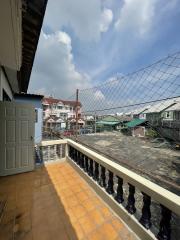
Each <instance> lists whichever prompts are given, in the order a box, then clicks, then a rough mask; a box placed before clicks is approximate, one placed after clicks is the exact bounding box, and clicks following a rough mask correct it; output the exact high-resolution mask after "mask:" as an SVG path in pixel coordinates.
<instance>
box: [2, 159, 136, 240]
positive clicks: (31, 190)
mask: <svg viewBox="0 0 180 240" xmlns="http://www.w3.org/2000/svg"><path fill="white" fill-rule="evenodd" d="M0 196H7V197H8V202H7V208H6V211H5V213H4V216H3V219H2V222H1V224H0V239H2V240H10V239H15V240H17V239H18V240H19V239H20V240H21V239H22V240H58V239H61V240H66V239H68V240H74V239H89V240H93V239H98V240H101V239H103V240H106V239H108V240H113V239H126V240H128V239H131V240H133V239H137V238H136V237H135V236H134V234H133V233H132V232H130V231H129V230H128V228H127V227H126V226H125V225H124V224H123V223H122V222H121V220H120V219H119V218H118V217H116V216H115V215H114V214H113V212H112V211H111V210H110V209H109V208H108V207H107V206H106V204H105V203H104V202H103V201H102V200H101V199H100V198H99V197H98V196H97V195H96V193H95V192H94V191H93V190H92V189H91V188H90V187H89V185H88V184H87V183H86V182H85V181H84V180H83V179H82V178H81V177H80V176H79V175H78V173H77V172H76V171H75V170H74V169H73V168H72V167H71V166H70V165H69V164H68V163H67V162H64V163H57V164H51V165H47V166H46V167H42V168H39V169H37V170H35V171H33V172H30V173H23V174H18V175H14V176H9V177H1V178H0Z"/></svg>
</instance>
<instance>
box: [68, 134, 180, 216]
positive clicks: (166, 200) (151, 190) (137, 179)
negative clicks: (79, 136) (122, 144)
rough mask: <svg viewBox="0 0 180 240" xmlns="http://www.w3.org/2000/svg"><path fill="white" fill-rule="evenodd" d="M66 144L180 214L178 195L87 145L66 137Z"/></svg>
mask: <svg viewBox="0 0 180 240" xmlns="http://www.w3.org/2000/svg"><path fill="white" fill-rule="evenodd" d="M67 144H69V145H71V146H72V147H74V148H76V149H77V150H79V151H81V152H82V153H83V154H84V155H86V156H88V157H89V158H91V159H93V160H94V161H96V162H98V163H99V164H100V165H102V166H104V167H105V168H107V169H108V170H110V171H112V172H113V173H114V174H115V175H117V176H119V177H121V178H123V179H124V180H125V181H127V182H128V183H130V184H132V185H133V186H135V187H137V188H138V189H139V190H140V191H142V192H144V193H146V194H147V195H149V196H151V197H152V199H154V200H156V201H157V202H159V203H160V204H162V205H164V206H165V207H167V208H168V209H170V210H171V211H173V212H174V213H176V214H178V215H180V197H179V196H178V195H176V194H174V193H172V192H170V191H168V190H166V189H164V188H163V187H161V186H159V185H158V184H156V183H153V182H151V181H149V180H148V179H146V178H144V177H142V176H140V175H138V174H136V173H134V172H133V171H131V170H129V169H127V168H125V167H122V166H121V165H119V164H117V163H114V162H112V161H111V160H109V159H108V158H106V157H104V156H101V155H100V154H98V153H96V152H94V151H92V150H90V149H88V148H87V147H85V146H83V145H81V144H79V143H76V142H74V141H73V140H70V139H67Z"/></svg>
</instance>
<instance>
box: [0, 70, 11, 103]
mask: <svg viewBox="0 0 180 240" xmlns="http://www.w3.org/2000/svg"><path fill="white" fill-rule="evenodd" d="M3 89H4V90H5V92H6V93H7V95H8V96H9V98H10V99H11V100H12V99H13V93H12V91H11V88H10V86H9V83H8V81H7V79H6V76H5V75H4V72H3V70H2V68H1V67H0V101H2V100H3Z"/></svg>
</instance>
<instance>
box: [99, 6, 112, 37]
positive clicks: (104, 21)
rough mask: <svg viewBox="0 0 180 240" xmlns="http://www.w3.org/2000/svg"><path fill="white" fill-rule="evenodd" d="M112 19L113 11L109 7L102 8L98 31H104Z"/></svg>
mask: <svg viewBox="0 0 180 240" xmlns="http://www.w3.org/2000/svg"><path fill="white" fill-rule="evenodd" d="M112 20H113V12H112V10H111V9H108V8H104V9H103V11H102V13H101V22H100V31H101V32H106V31H107V30H108V28H109V26H110V24H111V22H112Z"/></svg>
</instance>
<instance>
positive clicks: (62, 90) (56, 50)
mask: <svg viewBox="0 0 180 240" xmlns="http://www.w3.org/2000/svg"><path fill="white" fill-rule="evenodd" d="M90 82H91V81H90V77H89V76H88V75H87V74H85V73H83V72H79V71H78V70H77V69H76V67H75V65H74V62H73V54H72V45H71V38H70V36H69V35H68V34H67V33H66V32H63V31H57V32H55V33H54V34H45V33H44V32H42V34H41V37H40V43H39V48H38V51H37V56H36V59H35V66H34V69H33V72H32V76H31V82H30V91H31V92H32V91H33V92H36V93H37V92H38V93H40V92H41V93H43V94H45V95H50V94H53V96H56V97H59V98H68V97H69V96H70V95H72V94H74V93H75V91H76V89H77V88H87V87H90V86H91V83H90Z"/></svg>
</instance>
